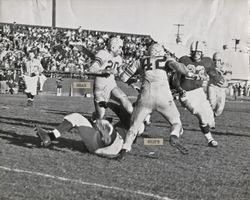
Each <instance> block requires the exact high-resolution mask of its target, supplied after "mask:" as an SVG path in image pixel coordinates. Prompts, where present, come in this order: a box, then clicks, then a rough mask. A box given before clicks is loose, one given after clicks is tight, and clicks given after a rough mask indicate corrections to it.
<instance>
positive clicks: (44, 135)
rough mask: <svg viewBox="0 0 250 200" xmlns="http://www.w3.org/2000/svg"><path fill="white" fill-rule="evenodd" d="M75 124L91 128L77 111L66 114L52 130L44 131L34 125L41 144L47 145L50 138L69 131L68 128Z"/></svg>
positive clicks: (52, 138)
mask: <svg viewBox="0 0 250 200" xmlns="http://www.w3.org/2000/svg"><path fill="white" fill-rule="evenodd" d="M77 126H85V127H90V128H92V125H91V124H90V122H89V121H88V120H87V119H86V118H85V117H83V116H82V115H80V114H78V113H72V114H69V115H66V116H65V117H64V119H63V122H62V123H61V124H59V125H58V126H57V127H56V128H55V129H53V130H52V131H45V130H44V129H42V128H40V127H36V132H37V135H38V136H39V137H40V139H41V141H42V145H43V146H45V147H47V146H49V145H50V144H51V141H52V140H55V139H56V138H59V137H60V136H61V134H62V133H64V132H67V131H69V130H70V129H72V128H74V127H77Z"/></svg>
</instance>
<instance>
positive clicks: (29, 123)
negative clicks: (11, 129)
mask: <svg viewBox="0 0 250 200" xmlns="http://www.w3.org/2000/svg"><path fill="white" fill-rule="evenodd" d="M5 120H6V121H5ZM0 122H2V123H6V124H12V125H18V126H26V127H34V125H35V124H40V125H49V126H53V127H54V126H57V125H58V123H53V122H42V121H40V120H32V119H23V118H15V117H0Z"/></svg>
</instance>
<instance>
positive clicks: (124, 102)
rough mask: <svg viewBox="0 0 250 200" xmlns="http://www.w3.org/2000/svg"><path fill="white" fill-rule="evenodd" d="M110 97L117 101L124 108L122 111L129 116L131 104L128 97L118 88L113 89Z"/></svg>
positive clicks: (131, 108)
mask: <svg viewBox="0 0 250 200" xmlns="http://www.w3.org/2000/svg"><path fill="white" fill-rule="evenodd" d="M111 95H112V96H114V97H115V98H117V99H119V101H120V102H121V105H122V106H123V107H124V109H125V110H126V111H127V112H128V113H130V114H131V113H132V112H133V105H132V103H131V102H130V100H129V99H128V96H127V95H126V94H125V93H124V92H123V91H122V90H121V89H120V88H119V87H115V88H113V89H112V91H111Z"/></svg>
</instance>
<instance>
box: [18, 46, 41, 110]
mask: <svg viewBox="0 0 250 200" xmlns="http://www.w3.org/2000/svg"><path fill="white" fill-rule="evenodd" d="M43 70H44V69H43V67H42V64H41V62H40V61H39V60H38V59H36V58H35V53H34V51H32V50H31V51H29V58H28V60H27V61H26V62H25V69H22V74H23V79H24V82H25V87H26V89H25V93H26V95H27V98H28V102H27V106H32V105H33V101H34V97H35V95H36V94H37V84H38V79H39V75H41V73H42V72H43Z"/></svg>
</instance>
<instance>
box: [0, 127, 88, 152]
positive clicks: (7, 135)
mask: <svg viewBox="0 0 250 200" xmlns="http://www.w3.org/2000/svg"><path fill="white" fill-rule="evenodd" d="M0 139H3V140H6V141H8V143H9V144H13V145H16V146H21V147H25V148H29V149H34V148H44V147H42V146H41V141H40V139H39V138H38V137H36V136H35V133H34V136H29V135H19V134H17V133H16V132H15V131H12V130H0ZM65 148H67V149H70V150H72V151H79V152H82V153H87V152H88V150H87V148H86V147H85V145H84V144H83V142H82V141H80V140H79V141H77V140H72V139H68V138H59V139H58V140H57V141H55V142H54V143H53V144H51V146H50V147H49V149H51V150H54V151H63V149H65ZM60 149H62V150H60Z"/></svg>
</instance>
